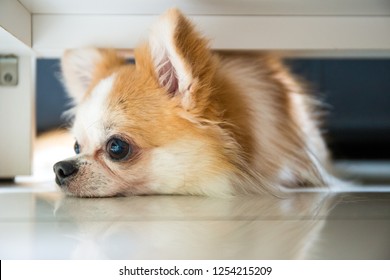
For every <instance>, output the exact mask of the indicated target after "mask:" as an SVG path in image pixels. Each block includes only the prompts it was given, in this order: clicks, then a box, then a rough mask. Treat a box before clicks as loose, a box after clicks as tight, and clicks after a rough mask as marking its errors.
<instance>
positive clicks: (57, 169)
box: [53, 160, 79, 187]
mask: <svg viewBox="0 0 390 280" xmlns="http://www.w3.org/2000/svg"><path fill="white" fill-rule="evenodd" d="M53 170H54V173H55V174H56V183H57V184H58V185H59V186H60V187H64V186H66V185H67V183H68V181H69V179H71V178H72V177H73V176H74V175H76V174H77V172H78V171H79V169H78V165H77V162H76V161H75V160H64V161H60V162H57V163H56V164H54V166H53Z"/></svg>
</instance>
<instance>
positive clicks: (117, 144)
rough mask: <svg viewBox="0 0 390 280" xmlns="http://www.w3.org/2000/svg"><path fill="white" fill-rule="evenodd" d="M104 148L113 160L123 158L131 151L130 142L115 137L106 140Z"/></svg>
mask: <svg viewBox="0 0 390 280" xmlns="http://www.w3.org/2000/svg"><path fill="white" fill-rule="evenodd" d="M106 150H107V154H108V155H109V157H110V158H111V159H112V160H114V161H119V160H125V159H127V158H128V157H129V156H130V155H131V153H132V149H131V147H130V144H129V143H127V142H125V141H123V140H122V139H119V138H116V137H114V138H111V139H110V140H108V142H107V147H106Z"/></svg>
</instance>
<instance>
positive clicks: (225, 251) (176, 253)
mask: <svg viewBox="0 0 390 280" xmlns="http://www.w3.org/2000/svg"><path fill="white" fill-rule="evenodd" d="M50 139H51V138H50V137H48V138H41V139H40V141H39V143H38V145H37V147H38V148H37V150H36V157H35V162H36V169H35V171H34V176H33V177H24V178H18V179H17V181H16V184H10V183H3V184H2V185H1V186H0V259H390V239H389V236H390V192H389V187H386V186H377V187H374V186H370V187H366V186H358V185H357V186H352V187H350V188H349V189H344V190H338V191H337V192H302V193H290V194H288V195H287V196H286V198H284V199H279V198H275V197H271V196H259V197H256V196H246V197H235V198H230V199H226V198H225V199H217V198H206V197H186V196H141V197H127V198H106V199H78V198H71V197H64V196H63V195H62V194H61V193H59V192H57V189H56V187H55V184H54V182H53V174H52V171H51V165H52V163H53V162H55V161H56V160H59V159H61V158H63V157H66V155H67V154H68V153H69V154H70V155H71V153H72V150H71V147H72V142H73V140H72V139H71V138H69V137H68V136H67V135H64V136H63V138H62V140H63V141H54V142H53V141H51V140H50ZM51 143H60V144H61V145H62V147H63V149H59V150H57V151H59V152H58V153H53V150H51V149H52V148H53V147H50V145H51ZM64 144H66V145H70V147H67V146H66V145H64Z"/></svg>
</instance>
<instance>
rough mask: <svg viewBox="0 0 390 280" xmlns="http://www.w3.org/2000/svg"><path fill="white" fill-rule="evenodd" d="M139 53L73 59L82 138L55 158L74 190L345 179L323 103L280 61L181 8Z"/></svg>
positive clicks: (193, 189) (240, 190)
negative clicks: (220, 45) (325, 133)
mask: <svg viewBox="0 0 390 280" xmlns="http://www.w3.org/2000/svg"><path fill="white" fill-rule="evenodd" d="M134 54H135V64H134V65H133V64H128V63H126V61H125V59H124V58H123V57H121V56H119V55H118V54H117V53H116V52H115V51H114V50H100V49H91V48H90V49H76V50H68V51H67V52H66V53H65V54H64V56H63V59H62V71H63V77H64V82H65V86H66V88H67V90H68V92H69V95H70V96H71V98H72V99H73V101H74V104H75V106H74V108H73V109H72V110H71V114H72V115H73V117H74V120H73V127H72V132H73V134H74V136H75V139H76V142H75V144H74V150H75V153H76V155H75V156H74V157H72V158H69V159H66V160H64V161H60V162H58V163H56V164H55V165H54V171H55V174H56V182H57V184H58V185H59V186H60V187H61V189H62V190H63V191H64V192H65V193H67V194H69V195H73V196H79V197H106V196H121V195H124V196H127V195H140V194H188V195H209V196H226V195H235V194H247V193H252V194H258V193H266V192H267V193H272V194H276V193H278V192H279V191H281V190H283V189H285V188H294V187H299V188H302V187H321V186H327V185H329V184H331V182H333V180H336V179H335V178H334V177H333V176H332V175H331V174H330V173H329V172H328V171H327V170H328V152H327V149H326V146H325V144H324V141H323V138H322V136H321V133H320V130H319V128H318V125H317V120H316V112H315V111H316V108H315V102H314V100H313V99H312V97H311V96H309V95H308V94H307V93H306V92H305V88H304V86H303V85H301V84H300V83H299V82H297V80H296V79H295V78H294V77H293V76H292V75H291V74H290V72H289V71H288V70H287V69H286V68H285V67H284V66H283V64H282V63H281V61H280V60H279V59H278V58H276V57H274V56H272V55H270V54H253V53H252V54H248V53H233V52H232V53H228V52H218V53H216V52H212V51H211V50H210V49H209V47H208V41H207V39H205V38H204V37H202V36H201V35H200V34H199V33H198V32H197V30H196V29H195V28H194V26H193V25H192V23H191V22H190V21H189V20H188V19H187V18H185V17H184V16H183V15H182V14H181V13H180V12H179V11H178V10H175V9H172V10H169V11H168V12H167V13H166V14H164V15H163V16H162V17H161V18H160V19H159V21H158V22H157V23H156V24H155V25H154V26H153V27H152V29H151V32H150V35H149V39H148V40H147V42H145V43H143V44H140V45H139V46H138V47H137V48H136V49H135V52H134ZM317 115H318V114H317Z"/></svg>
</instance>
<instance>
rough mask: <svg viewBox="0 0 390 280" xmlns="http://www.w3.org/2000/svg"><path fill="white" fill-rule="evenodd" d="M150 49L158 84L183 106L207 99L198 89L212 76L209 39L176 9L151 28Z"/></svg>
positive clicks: (191, 105)
mask: <svg viewBox="0 0 390 280" xmlns="http://www.w3.org/2000/svg"><path fill="white" fill-rule="evenodd" d="M148 50H149V52H150V57H151V64H152V68H153V72H154V75H155V77H156V78H157V81H158V83H159V85H160V86H161V87H164V88H165V89H166V91H167V93H168V94H169V95H170V96H171V97H177V98H179V100H181V103H182V105H183V107H185V108H186V109H191V108H192V107H194V106H196V103H197V101H200V100H199V99H205V98H206V99H207V96H205V95H204V94H202V96H197V95H200V94H198V93H195V92H197V91H198V89H199V88H200V87H203V88H204V87H205V84H207V83H208V82H209V81H208V80H207V79H208V78H207V77H212V76H213V73H212V72H213V70H212V67H211V66H212V63H211V60H212V59H211V58H212V56H211V52H210V50H209V48H208V41H207V40H205V39H204V38H203V37H202V36H200V35H199V34H198V32H197V31H196V30H195V29H194V27H193V25H192V23H191V22H190V21H189V20H188V19H187V18H185V17H184V16H183V15H182V14H181V13H180V12H179V11H178V10H177V9H171V10H168V11H167V12H166V13H165V14H164V15H163V16H161V18H160V19H159V21H158V22H157V23H156V24H155V25H154V26H153V27H152V30H151V32H150V36H149V41H148ZM136 61H137V52H136ZM206 95H207V94H206Z"/></svg>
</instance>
